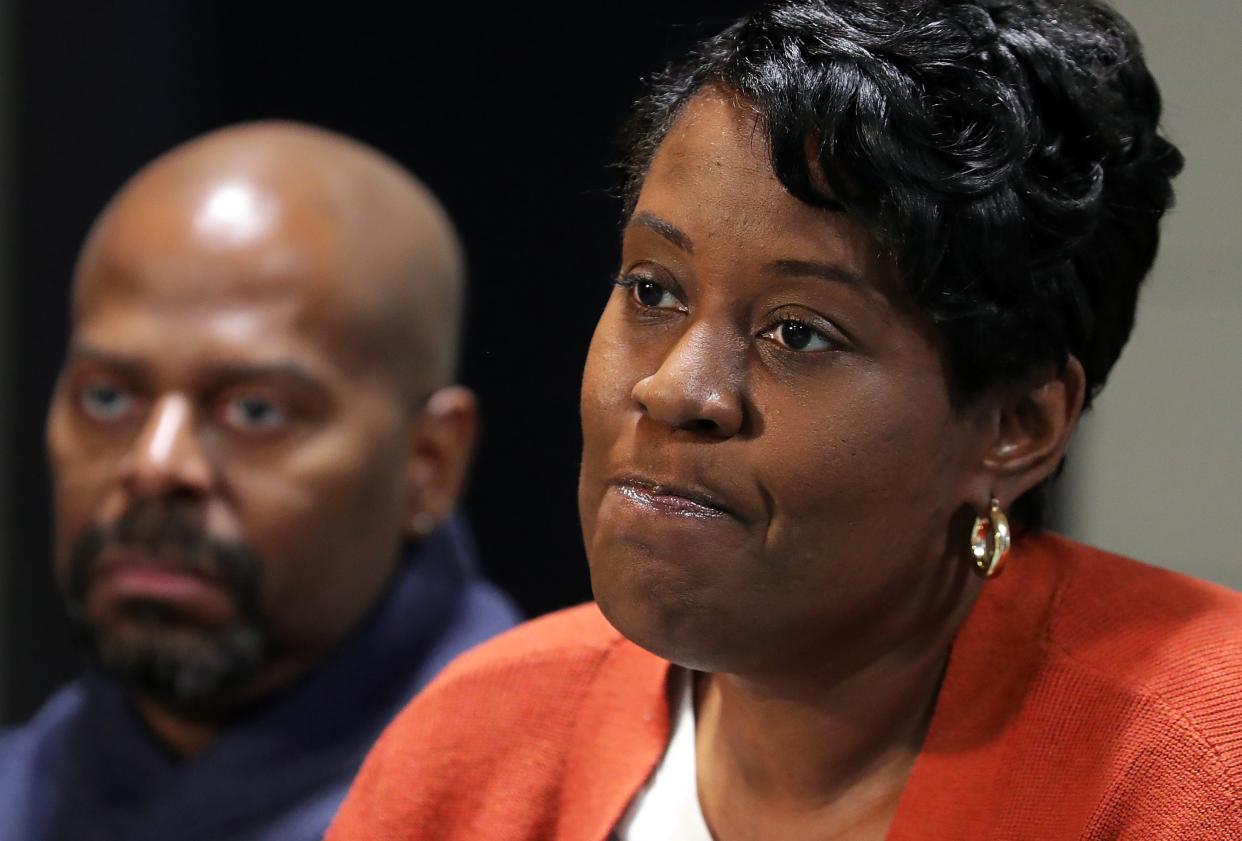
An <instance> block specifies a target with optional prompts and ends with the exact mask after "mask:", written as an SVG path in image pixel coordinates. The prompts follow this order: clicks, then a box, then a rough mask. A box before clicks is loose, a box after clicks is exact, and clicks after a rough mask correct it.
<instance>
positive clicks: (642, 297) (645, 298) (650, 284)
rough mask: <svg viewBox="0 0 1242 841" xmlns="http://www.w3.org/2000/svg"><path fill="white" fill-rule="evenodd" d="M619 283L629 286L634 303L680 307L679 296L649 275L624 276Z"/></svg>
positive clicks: (653, 307) (659, 307)
mask: <svg viewBox="0 0 1242 841" xmlns="http://www.w3.org/2000/svg"><path fill="white" fill-rule="evenodd" d="M618 283H619V284H620V285H622V286H625V287H628V288H629V293H630V296H631V297H632V298H633V300H634V303H636V304H638V305H639V306H640V307H644V308H646V309H662V310H663V309H678V308H680V307H681V302H679V301H678V300H677V296H676V295H674V294H673V293H672V292H670V291H668V290H667V289H665V288H664V287H663V286H661V285H660V284H659V283H657V282H656V281H654V280H652V279H651V278H649V277H628V278H622V279H621V280H620V281H618Z"/></svg>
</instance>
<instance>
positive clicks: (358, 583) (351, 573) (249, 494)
mask: <svg viewBox="0 0 1242 841" xmlns="http://www.w3.org/2000/svg"><path fill="white" fill-rule="evenodd" d="M150 192H151V191H150V190H148V191H147V193H150ZM279 195H280V194H279V191H276V192H275V193H273V192H272V191H269V190H266V188H264V189H258V188H256V187H255V186H254V185H252V184H250V185H248V184H246V183H245V182H242V183H240V184H238V183H234V184H231V185H226V186H225V187H223V188H222V189H220V190H217V191H215V193H214V194H213V193H210V192H209V193H207V194H204V195H195V196H192V197H188V198H187V197H182V198H179V199H175V200H174V199H167V200H165V199H164V198H162V197H159V196H155V197H152V196H150V195H146V194H142V193H141V191H139V196H138V197H136V198H131V199H129V200H124V201H122V203H121V204H120V205H119V206H118V208H117V209H116V210H115V211H114V212H113V213H112V214H111V216H110V218H109V219H108V221H106V222H105V223H104V225H103V226H102V227H101V228H100V230H99V231H98V232H97V233H96V235H95V236H94V237H93V239H92V242H91V244H90V245H89V247H88V248H87V250H86V252H85V254H84V257H83V259H82V262H81V264H80V266H79V271H78V276H77V278H76V289H75V293H76V295H75V302H76V310H75V326H74V330H73V335H72V339H71V343H70V348H69V351H68V354H67V359H66V362H65V366H64V369H63V370H62V372H61V375H60V379H59V381H58V384H57V388H56V391H55V395H54V397H53V402H52V406H51V412H50V417H49V422H48V436H47V437H48V448H49V454H50V459H51V467H52V473H53V479H54V485H55V513H56V541H55V542H56V549H55V555H56V571H57V576H58V579H59V581H60V583H61V586H62V588H63V589H64V590H65V593H66V596H67V598H68V599H69V602H70V606H71V610H72V611H73V613H74V615H75V618H76V619H77V620H78V621H79V623H80V624H81V625H82V626H83V627H84V628H85V629H86V630H87V632H88V633H89V635H90V637H91V639H92V643H93V645H94V647H95V649H96V653H97V654H98V655H99V657H100V659H101V660H102V662H103V665H104V667H105V668H108V669H111V670H112V671H114V672H116V673H117V674H118V676H120V677H121V678H122V679H124V680H128V681H129V682H130V683H131V684H132V685H134V686H135V687H136V688H138V689H140V690H143V691H146V692H149V693H151V694H154V695H162V696H165V697H169V698H173V699H180V700H184V701H204V700H207V701H210V699H211V698H213V697H214V696H216V695H217V694H218V693H220V692H222V691H225V690H228V689H233V688H239V687H247V686H254V685H260V686H261V685H263V684H264V683H265V682H267V681H271V680H278V679H279V677H280V675H282V674H288V673H291V672H293V671H296V670H297V669H300V668H301V667H302V666H304V665H305V664H306V663H307V662H308V661H310V660H311V659H313V658H314V657H316V656H318V655H319V654H320V653H321V652H322V651H323V650H324V649H325V648H327V647H328V646H329V645H331V644H332V643H333V642H334V641H336V640H337V639H339V638H340V637H341V635H343V634H344V633H345V632H346V631H347V630H348V629H349V628H350V627H351V626H352V625H353V624H354V623H355V622H356V621H357V620H358V619H359V618H360V616H361V615H362V614H363V613H364V612H365V611H366V609H367V608H368V607H369V606H370V605H371V604H372V603H373V601H374V600H375V598H376V597H377V595H378V593H379V592H380V590H381V589H382V588H383V586H384V584H385V582H386V580H387V578H388V577H389V575H390V574H391V572H392V570H393V568H394V566H395V563H396V559H397V555H398V552H399V545H400V542H401V539H402V530H403V520H404V517H405V505H406V499H405V496H406V493H405V484H404V478H405V456H406V452H407V450H408V440H409V438H408V435H409V429H410V417H409V415H408V410H407V408H406V405H405V400H404V399H403V398H402V397H401V396H400V395H399V393H398V390H397V389H396V388H395V386H394V382H393V378H392V376H391V374H390V372H389V371H388V370H387V369H385V368H384V367H383V366H382V365H381V364H379V362H378V361H377V359H376V358H374V355H373V354H372V353H370V352H369V351H368V350H367V349H366V345H367V342H366V341H365V340H364V339H358V340H357V341H355V340H352V339H351V338H350V337H351V335H353V333H352V328H355V327H356V325H357V323H358V318H359V307H358V306H356V305H355V304H356V302H355V301H354V300H352V298H351V295H352V296H355V297H356V295H357V293H356V292H352V291H351V287H350V285H349V284H346V283H344V282H343V281H342V277H341V273H342V272H343V271H345V270H346V268H347V267H346V266H345V265H344V263H345V261H344V260H343V259H342V257H343V251H344V248H343V246H342V245H341V243H342V241H343V237H342V235H341V232H340V230H339V225H337V224H336V223H335V222H334V220H333V219H332V218H330V216H328V215H326V214H324V213H323V212H322V211H321V210H316V209H314V208H308V207H306V206H304V205H298V204H296V203H287V202H282V201H281V200H280V198H279Z"/></svg>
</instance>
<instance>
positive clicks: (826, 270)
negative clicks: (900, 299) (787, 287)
mask: <svg viewBox="0 0 1242 841" xmlns="http://www.w3.org/2000/svg"><path fill="white" fill-rule="evenodd" d="M768 268H769V269H770V270H771V271H773V272H775V273H776V274H782V275H790V276H800V277H818V278H821V279H822V280H827V281H829V282H831V283H844V284H846V285H847V286H855V287H858V288H859V289H872V288H874V284H872V283H871V282H870V281H868V280H867V279H866V278H864V277H863V276H862V275H860V274H858V273H857V272H855V271H851V270H850V269H847V268H845V266H842V265H839V264H837V263H821V262H819V261H818V260H773V261H772V262H771V263H769V264H768Z"/></svg>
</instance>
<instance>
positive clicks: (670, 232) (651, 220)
mask: <svg viewBox="0 0 1242 841" xmlns="http://www.w3.org/2000/svg"><path fill="white" fill-rule="evenodd" d="M630 224H631V225H642V226H643V227H644V228H649V229H651V230H653V231H655V232H656V233H657V234H659V235H660V236H662V237H664V238H665V239H666V240H668V241H669V242H671V243H672V244H673V245H675V246H677V247H678V248H680V249H681V250H682V251H684V252H686V253H687V254H693V253H694V243H693V242H692V241H691V240H690V237H688V236H687V235H686V232H685V231H683V230H682V229H681V228H678V227H677V226H676V225H674V224H673V223H672V222H669V221H667V220H665V219H661V218H660V217H659V216H656V215H655V214H654V213H652V212H651V211H649V210H640V211H638V212H637V213H635V214H634V215H633V216H632V217H630Z"/></svg>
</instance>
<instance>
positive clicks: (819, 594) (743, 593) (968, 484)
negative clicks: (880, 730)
mask: <svg viewBox="0 0 1242 841" xmlns="http://www.w3.org/2000/svg"><path fill="white" fill-rule="evenodd" d="M582 422H583V434H584V452H583V460H582V474H581V481H580V486H579V507H580V511H581V516H582V523H583V533H584V537H585V540H586V549H587V555H588V557H589V559H590V566H591V580H592V585H593V588H594V591H595V596H596V598H597V600H598V602H599V604H600V607H601V608H602V610H603V611H604V613H605V614H606V615H607V616H608V618H609V620H610V621H611V622H612V623H613V624H614V625H616V627H617V628H618V629H619V630H620V631H621V632H622V633H624V634H625V635H626V636H627V637H629V638H630V639H632V640H634V641H635V642H637V643H638V644H639V645H642V646H644V647H645V648H648V649H649V650H651V651H653V652H655V653H657V654H659V655H661V656H663V657H666V658H668V659H670V660H672V661H673V662H676V663H680V664H682V665H685V666H689V667H692V668H698V669H703V670H708V671H727V672H735V673H748V672H749V673H756V672H761V671H765V670H780V669H805V668H806V665H807V663H808V662H811V663H814V662H819V663H823V664H825V665H829V664H832V665H833V667H834V668H837V667H842V666H844V665H845V664H846V661H847V660H848V659H849V658H850V657H854V656H861V657H863V658H869V657H870V655H871V654H872V653H875V652H876V651H879V650H883V649H886V648H889V647H892V646H896V645H899V644H900V643H901V642H902V641H903V640H905V639H908V638H910V637H911V636H912V635H915V634H920V633H923V632H924V631H925V630H926V629H928V628H929V627H933V626H934V625H935V624H936V623H940V624H943V623H944V622H945V621H946V618H947V617H948V616H950V615H953V614H955V613H956V611H957V610H958V609H959V608H960V607H961V605H962V604H963V603H966V602H967V601H968V600H969V599H971V598H973V595H974V593H975V592H976V589H975V584H973V583H972V582H973V578H972V576H971V575H970V574H969V571H968V563H967V561H966V560H965V547H966V543H967V539H968V534H969V528H970V522H971V518H972V517H973V512H974V507H975V506H977V505H979V500H980V498H983V499H986V495H987V493H988V488H987V484H986V483H987V479H986V476H985V475H984V469H983V468H982V467H981V462H982V460H983V456H982V453H983V449H984V446H985V442H986V440H987V432H988V429H987V425H988V422H987V420H986V416H985V415H984V414H983V413H982V412H969V411H968V412H958V411H955V410H954V409H953V408H952V407H951V406H950V403H949V397H948V391H947V387H946V379H945V371H944V370H943V367H942V360H941V354H940V351H939V350H938V346H937V338H936V335H935V333H934V331H933V330H932V328H931V326H930V324H929V323H928V322H927V320H926V319H925V318H924V317H923V316H922V315H921V314H919V313H918V312H917V311H916V310H914V309H913V308H912V307H911V306H910V305H909V304H908V302H907V301H906V299H905V297H904V295H903V293H902V290H901V286H900V283H899V281H898V279H897V277H896V275H895V272H894V270H893V268H892V265H891V261H890V260H889V259H888V258H886V257H885V256H884V255H883V254H882V253H881V250H880V249H879V247H878V246H877V243H876V241H875V240H874V239H873V238H872V237H870V236H869V235H868V234H867V232H866V231H865V230H864V229H863V228H862V227H861V226H860V225H858V224H857V223H856V222H854V221H852V220H851V219H850V218H849V217H847V216H845V215H844V214H842V213H834V212H831V211H826V210H822V209H818V208H814V207H811V206H809V205H806V204H804V203H802V202H800V201H798V200H797V199H795V198H793V197H792V196H791V195H790V194H789V193H788V192H787V191H786V190H785V189H784V188H783V187H782V186H781V184H780V183H779V182H778V181H777V179H776V178H775V176H774V175H773V173H772V171H771V167H770V164H769V161H768V149H767V146H766V140H765V138H764V134H763V132H762V130H761V129H760V128H758V127H757V126H756V122H755V118H754V115H753V114H752V113H751V112H749V111H748V110H747V109H746V107H745V106H744V105H743V104H738V103H736V102H734V101H733V100H732V99H731V98H730V97H728V96H727V95H726V94H721V93H717V92H712V91H708V92H704V93H702V94H700V95H699V96H698V97H697V98H696V99H695V100H694V101H692V102H691V103H690V104H689V105H688V106H687V107H686V109H685V110H684V111H683V113H682V115H681V116H680V117H679V119H678V121H677V123H676V124H675V125H674V127H673V128H672V130H671V131H670V132H669V133H668V136H667V137H666V139H665V140H664V142H663V143H662V145H661V146H660V148H659V150H658V152H657V153H656V155H655V158H654V160H653V161H652V164H651V168H650V172H649V174H648V175H647V178H646V181H645V183H644V184H643V188H642V192H641V194H640V196H639V199H638V203H637V207H636V210H635V213H634V215H633V218H632V219H631V221H630V223H629V225H628V227H627V228H626V231H625V235H624V244H623V248H622V261H621V271H620V280H619V282H618V284H617V286H616V288H615V289H614V290H613V292H612V296H611V298H610V299H609V301H608V304H607V307H606V308H605V310H604V313H603V315H602V317H601V318H600V321H599V325H598V327H597V328H596V331H595V336H594V339H593V340H592V343H591V349H590V353H589V355H588V357H587V363H586V371H585V375H584V379H583V386H582ZM860 662H861V661H860Z"/></svg>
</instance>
